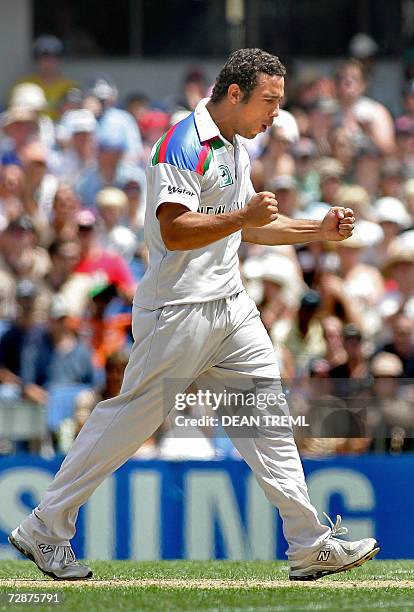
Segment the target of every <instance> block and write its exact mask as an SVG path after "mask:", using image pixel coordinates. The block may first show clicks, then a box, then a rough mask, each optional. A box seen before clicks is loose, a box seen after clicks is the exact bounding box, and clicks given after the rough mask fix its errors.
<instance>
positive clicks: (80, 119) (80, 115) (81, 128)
mask: <svg viewBox="0 0 414 612" xmlns="http://www.w3.org/2000/svg"><path fill="white" fill-rule="evenodd" d="M62 123H63V125H64V126H65V128H66V129H67V130H68V132H69V134H70V135H72V134H78V133H79V132H88V133H90V132H93V131H94V130H95V128H96V119H95V116H94V114H93V113H92V112H91V111H90V110H87V109H86V108H79V109H76V110H70V111H67V112H66V113H65V114H64V115H63V117H62Z"/></svg>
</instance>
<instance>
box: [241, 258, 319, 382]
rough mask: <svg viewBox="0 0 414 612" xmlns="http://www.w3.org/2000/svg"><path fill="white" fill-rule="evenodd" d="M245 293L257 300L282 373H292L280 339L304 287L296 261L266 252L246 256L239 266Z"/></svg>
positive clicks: (287, 328)
mask: <svg viewBox="0 0 414 612" xmlns="http://www.w3.org/2000/svg"><path fill="white" fill-rule="evenodd" d="M242 273H243V277H244V279H245V281H246V289H247V292H248V293H249V294H250V295H251V297H252V298H253V299H254V300H255V301H256V303H257V305H258V309H259V312H260V316H261V318H262V321H263V324H264V326H265V328H266V329H267V331H268V333H269V335H270V337H271V339H272V342H273V345H274V347H275V350H276V351H277V352H278V357H279V358H280V364H281V371H282V376H283V377H284V378H292V377H293V376H294V374H295V368H294V363H293V360H292V356H291V354H290V351H289V350H288V349H287V348H286V347H285V346H284V344H283V342H284V340H285V339H286V337H287V336H288V334H289V332H290V330H291V328H292V326H293V324H294V319H295V316H296V314H297V311H298V308H299V304H300V300H301V297H302V295H303V294H304V293H305V291H306V289H307V287H306V285H305V283H304V282H303V279H302V277H301V276H300V273H299V271H298V268H297V266H296V265H295V263H294V262H293V261H292V260H291V259H290V258H288V257H286V256H285V255H282V254H280V253H277V252H273V253H272V252H267V253H265V254H264V255H263V256H252V257H248V258H247V259H246V260H245V262H244V264H243V268H242Z"/></svg>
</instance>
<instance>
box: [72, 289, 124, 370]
mask: <svg viewBox="0 0 414 612" xmlns="http://www.w3.org/2000/svg"><path fill="white" fill-rule="evenodd" d="M89 295H90V301H89V304H88V307H87V310H86V314H85V315H84V316H83V317H82V318H81V319H77V320H76V319H75V320H72V322H71V325H72V327H73V328H74V329H76V331H77V333H78V334H79V335H80V337H82V339H83V340H84V341H85V343H87V344H88V345H89V347H90V348H91V351H92V360H93V365H94V367H95V368H98V369H103V368H104V366H105V363H106V360H107V358H108V357H109V355H111V354H112V353H114V352H116V351H121V350H123V349H125V348H126V347H127V345H128V343H129V342H130V339H131V335H130V332H131V324H132V317H131V312H115V313H114V312H111V309H110V304H111V301H112V300H113V299H114V298H115V297H116V295H117V292H116V289H115V287H114V285H108V284H98V285H96V286H95V287H93V288H91V289H90V292H89Z"/></svg>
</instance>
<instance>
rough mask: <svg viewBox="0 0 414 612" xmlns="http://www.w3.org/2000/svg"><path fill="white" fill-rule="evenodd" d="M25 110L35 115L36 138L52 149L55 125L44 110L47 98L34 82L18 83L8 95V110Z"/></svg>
mask: <svg viewBox="0 0 414 612" xmlns="http://www.w3.org/2000/svg"><path fill="white" fill-rule="evenodd" d="M14 109H16V110H19V109H20V110H25V111H30V112H33V113H34V114H35V116H36V123H37V128H38V135H37V136H38V140H40V142H41V143H42V144H43V146H45V147H46V148H47V150H48V151H50V150H51V149H53V147H54V146H55V144H56V136H55V126H54V123H53V121H52V119H51V118H50V117H48V116H47V115H46V114H45V112H46V111H47V110H48V107H47V100H46V96H45V94H44V91H43V89H42V88H41V87H40V86H39V85H35V84H34V83H20V85H16V86H15V87H14V88H13V92H12V95H11V97H10V106H9V110H10V111H13V110H14Z"/></svg>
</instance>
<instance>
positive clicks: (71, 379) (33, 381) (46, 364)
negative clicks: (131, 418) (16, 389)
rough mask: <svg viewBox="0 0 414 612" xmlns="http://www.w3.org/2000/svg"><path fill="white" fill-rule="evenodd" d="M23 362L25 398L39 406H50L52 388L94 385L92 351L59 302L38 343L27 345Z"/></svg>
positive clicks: (63, 305)
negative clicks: (71, 385) (79, 336)
mask: <svg viewBox="0 0 414 612" xmlns="http://www.w3.org/2000/svg"><path fill="white" fill-rule="evenodd" d="M21 363H22V368H21V379H22V384H23V393H24V396H25V397H26V398H27V399H29V400H31V401H32V402H35V403H37V404H46V403H47V400H48V389H50V388H51V387H53V386H56V385H67V384H90V385H92V384H93V380H94V374H93V367H92V361H91V357H90V353H89V350H88V349H87V347H86V346H85V345H84V344H82V343H81V342H80V341H79V340H78V338H77V336H76V334H75V333H74V332H73V331H72V329H71V328H70V325H69V318H68V310H67V308H66V306H65V304H64V303H63V302H62V301H61V300H60V299H56V300H54V301H53V303H52V306H51V308H50V312H49V321H48V325H47V327H45V328H44V329H43V330H42V333H41V334H40V336H39V337H37V338H36V341H33V340H32V339H30V340H29V341H28V342H27V343H26V344H25V346H24V350H23V353H22V361H21Z"/></svg>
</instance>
